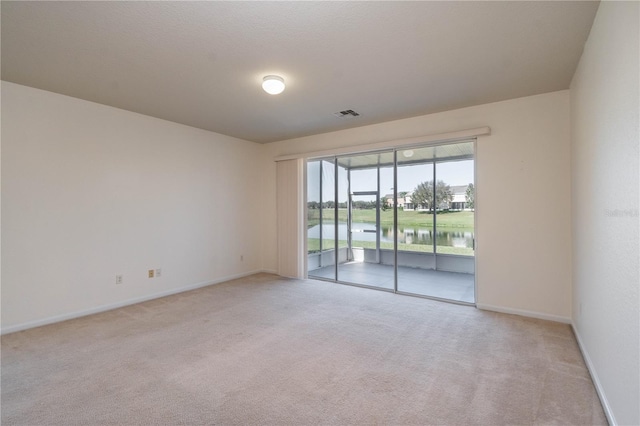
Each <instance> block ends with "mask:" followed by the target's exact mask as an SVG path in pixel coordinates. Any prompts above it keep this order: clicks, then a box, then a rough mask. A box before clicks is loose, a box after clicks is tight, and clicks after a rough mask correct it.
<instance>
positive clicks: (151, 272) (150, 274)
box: [149, 269, 154, 278]
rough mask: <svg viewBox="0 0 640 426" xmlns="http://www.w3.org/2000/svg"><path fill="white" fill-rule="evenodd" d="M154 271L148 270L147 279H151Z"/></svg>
mask: <svg viewBox="0 0 640 426" xmlns="http://www.w3.org/2000/svg"><path fill="white" fill-rule="evenodd" d="M153 274H154V270H153V269H149V278H153Z"/></svg>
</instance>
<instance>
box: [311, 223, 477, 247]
mask: <svg viewBox="0 0 640 426" xmlns="http://www.w3.org/2000/svg"><path fill="white" fill-rule="evenodd" d="M352 228H353V229H354V230H356V229H358V230H371V231H375V229H376V226H375V224H373V223H355V222H354V223H353V224H352ZM333 233H334V229H333V225H323V226H322V236H323V238H324V239H331V238H332V237H333ZM307 237H308V238H320V225H315V226H313V227H311V228H309V229H308V230H307ZM434 237H435V239H436V245H438V246H448V247H462V248H473V237H474V234H473V231H469V230H459V231H457V230H453V229H451V228H442V229H438V230H437V231H436V232H434V231H433V229H432V228H413V227H403V226H399V235H398V242H399V243H405V244H420V245H433V239H434ZM338 239H339V240H346V239H347V224H346V223H344V222H339V223H338ZM353 240H354V241H375V240H376V235H375V232H354V233H353ZM380 241H382V242H393V228H392V227H390V226H389V227H384V226H383V227H382V229H381V230H380Z"/></svg>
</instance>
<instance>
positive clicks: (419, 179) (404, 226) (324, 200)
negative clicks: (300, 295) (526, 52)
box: [307, 140, 475, 304]
mask: <svg viewBox="0 0 640 426" xmlns="http://www.w3.org/2000/svg"><path fill="white" fill-rule="evenodd" d="M474 146H475V141H474V140H466V141H461V142H456V143H447V144H441V145H435V146H434V145H429V146H417V147H411V148H404V149H393V150H385V151H376V152H367V153H363V154H354V155H342V156H333V157H324V158H318V159H311V160H309V161H308V162H307V271H308V276H309V278H317V279H324V280H330V281H336V282H339V283H345V284H352V285H358V286H365V287H371V288H375V289H380V290H386V291H393V292H397V293H406V294H412V295H418V296H424V297H431V298H438V299H445V300H450V301H455V302H459V303H470V304H472V303H475V285H474V273H475V258H474V249H475V219H474V218H475V216H474V214H475V213H474V212H475V185H474Z"/></svg>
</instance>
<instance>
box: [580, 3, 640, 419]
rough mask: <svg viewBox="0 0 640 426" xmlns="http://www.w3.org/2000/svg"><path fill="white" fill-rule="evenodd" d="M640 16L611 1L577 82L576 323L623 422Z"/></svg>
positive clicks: (632, 330) (635, 359) (632, 331)
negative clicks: (639, 22)
mask: <svg viewBox="0 0 640 426" xmlns="http://www.w3.org/2000/svg"><path fill="white" fill-rule="evenodd" d="M639 16H640V3H638V2H627V3H625V2H608V1H606V2H602V3H601V4H600V7H599V9H598V14H597V15H596V18H595V21H594V24H593V28H592V29H591V33H590V36H589V39H588V41H587V43H586V45H585V49H584V53H583V55H582V58H581V60H580V63H579V66H578V69H577V70H576V73H575V75H574V77H573V81H572V83H571V124H572V126H571V131H572V149H571V152H572V163H571V167H572V199H573V206H572V220H573V304H574V310H573V323H574V327H575V330H576V334H577V335H578V337H579V339H580V342H581V344H582V349H583V352H584V354H585V358H586V359H587V360H588V362H589V363H590V367H591V371H592V375H593V376H594V379H595V380H596V382H597V386H599V387H600V391H601V394H602V396H603V397H604V399H605V402H606V405H607V406H608V407H607V408H608V410H609V415H610V420H612V421H613V422H614V423H618V424H621V425H632V424H633V425H637V424H640V368H639V363H640V353H639V350H640V340H639V339H640V337H639V336H640V326H639V324H640V309H639V300H638V299H639V297H640V295H639V293H638V286H639V282H640V279H639V278H640V277H639V270H640V264H639V262H638V259H639V256H640V251H639V248H638V247H639V244H640V243H639V241H640V234H639V233H638V221H639V219H638V208H639V207H638V191H639V186H638V180H639V176H638V173H639V169H640V167H639V161H638V156H639V155H640V153H639V150H638V145H639V141H638V133H639V131H640V129H639V126H638V120H639V117H640V110H639V108H638V103H639V98H640V91H639V85H638V79H640V69H639V66H638V61H639V49H640V46H639V42H638V39H639V37H640V27H639V25H638V21H639Z"/></svg>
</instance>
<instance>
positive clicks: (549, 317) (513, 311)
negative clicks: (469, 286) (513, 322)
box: [476, 303, 571, 324]
mask: <svg viewBox="0 0 640 426" xmlns="http://www.w3.org/2000/svg"><path fill="white" fill-rule="evenodd" d="M476 307H477V308H478V309H482V310H484V311H493V312H500V313H503V314H513V315H520V316H522V317H529V318H537V319H543V320H547V321H555V322H561V323H564V324H571V318H569V317H561V316H559V315H551V314H545V313H542V312H534V311H525V310H523V309H513V308H505V307H502V306H493V305H484V304H482V303H476Z"/></svg>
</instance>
